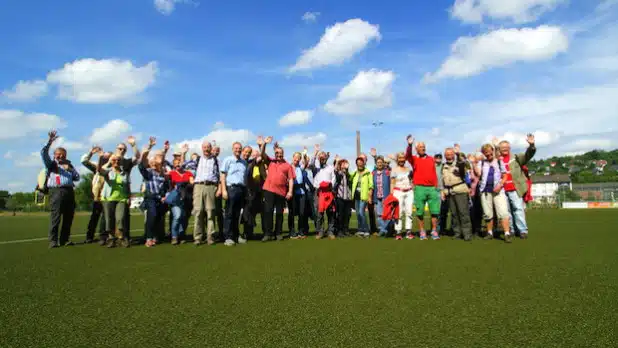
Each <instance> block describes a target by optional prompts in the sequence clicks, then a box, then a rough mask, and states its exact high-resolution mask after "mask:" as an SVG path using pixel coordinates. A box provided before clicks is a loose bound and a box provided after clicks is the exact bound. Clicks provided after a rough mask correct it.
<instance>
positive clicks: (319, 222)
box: [313, 191, 335, 235]
mask: <svg viewBox="0 0 618 348" xmlns="http://www.w3.org/2000/svg"><path fill="white" fill-rule="evenodd" d="M318 195H319V193H318V191H316V193H315V195H314V198H313V205H314V207H315V212H316V219H315V220H316V221H315V232H316V233H317V234H322V235H323V234H325V233H326V234H329V235H330V234H333V233H334V230H335V212H334V210H333V209H326V211H325V212H322V213H320V212H319V211H318V205H319V201H320V199H319V197H318ZM326 218H328V224H327V225H326V232H324V220H325V219H326Z"/></svg>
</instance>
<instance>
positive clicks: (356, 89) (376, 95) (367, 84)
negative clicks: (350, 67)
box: [324, 69, 395, 115]
mask: <svg viewBox="0 0 618 348" xmlns="http://www.w3.org/2000/svg"><path fill="white" fill-rule="evenodd" d="M394 80H395V74H394V73H393V72H392V71H382V70H376V69H372V70H368V71H361V72H359V73H358V74H357V75H356V76H355V77H354V79H352V81H350V83H348V84H347V85H346V86H345V87H343V88H342V89H341V90H340V91H339V93H338V94H337V98H335V99H333V100H330V101H328V102H327V103H326V105H324V110H326V111H327V112H330V113H332V114H338V115H354V114H362V113H364V112H368V111H373V110H377V109H382V108H386V107H390V106H391V105H392V103H393V91H392V84H393V81H394Z"/></svg>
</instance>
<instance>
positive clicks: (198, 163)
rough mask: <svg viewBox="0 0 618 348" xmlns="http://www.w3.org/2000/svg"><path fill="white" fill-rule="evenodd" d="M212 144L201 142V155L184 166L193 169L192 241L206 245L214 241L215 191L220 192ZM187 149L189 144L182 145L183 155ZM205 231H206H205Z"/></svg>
mask: <svg viewBox="0 0 618 348" xmlns="http://www.w3.org/2000/svg"><path fill="white" fill-rule="evenodd" d="M212 150H213V148H212V144H211V143H210V142H208V141H206V140H204V142H202V155H201V156H197V157H196V158H195V159H191V160H189V161H188V162H185V164H184V166H183V167H184V168H186V169H189V170H193V171H195V177H194V184H193V216H194V217H195V222H194V229H193V242H194V244H195V245H197V246H199V245H201V244H202V243H203V242H204V236H206V242H207V243H208V245H213V244H214V243H215V241H214V238H213V235H214V233H215V221H216V219H217V213H216V210H217V204H216V199H217V193H219V194H220V191H221V186H220V170H219V160H218V159H217V157H216V156H215V155H214V154H213V152H212ZM188 151H189V146H188V145H187V144H184V145H183V146H182V153H183V157H184V154H186V153H187V152H188ZM205 232H206V233H205Z"/></svg>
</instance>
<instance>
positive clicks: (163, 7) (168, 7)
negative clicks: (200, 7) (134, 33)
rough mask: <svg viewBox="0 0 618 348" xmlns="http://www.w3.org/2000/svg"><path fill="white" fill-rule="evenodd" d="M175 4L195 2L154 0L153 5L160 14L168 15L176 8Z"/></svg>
mask: <svg viewBox="0 0 618 348" xmlns="http://www.w3.org/2000/svg"><path fill="white" fill-rule="evenodd" d="M177 4H195V3H194V2H193V1H191V0H154V7H155V9H157V11H159V13H161V14H162V15H165V16H169V15H171V14H172V12H174V10H175V9H176V5H177Z"/></svg>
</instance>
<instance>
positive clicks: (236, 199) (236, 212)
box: [223, 186, 245, 241]
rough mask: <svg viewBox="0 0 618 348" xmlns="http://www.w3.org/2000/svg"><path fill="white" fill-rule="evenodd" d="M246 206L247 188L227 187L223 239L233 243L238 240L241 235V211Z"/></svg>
mask: <svg viewBox="0 0 618 348" xmlns="http://www.w3.org/2000/svg"><path fill="white" fill-rule="evenodd" d="M244 204H245V188H244V187H242V186H228V187H227V202H226V203H225V216H224V219H225V221H224V224H225V225H224V228H223V238H224V239H226V240H228V239H231V240H233V241H236V240H238V235H239V233H240V231H239V229H238V224H239V223H240V211H241V210H242V207H243V205H244Z"/></svg>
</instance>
